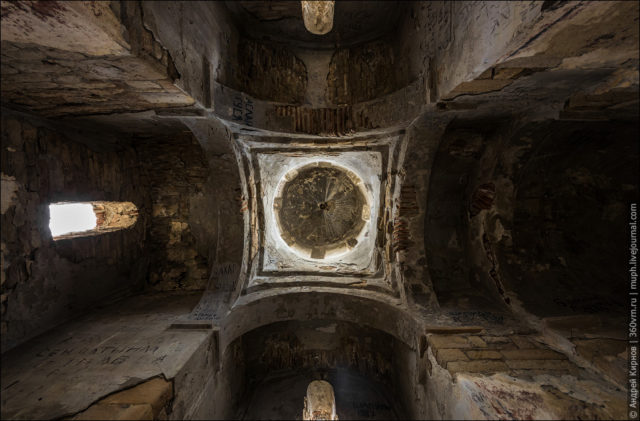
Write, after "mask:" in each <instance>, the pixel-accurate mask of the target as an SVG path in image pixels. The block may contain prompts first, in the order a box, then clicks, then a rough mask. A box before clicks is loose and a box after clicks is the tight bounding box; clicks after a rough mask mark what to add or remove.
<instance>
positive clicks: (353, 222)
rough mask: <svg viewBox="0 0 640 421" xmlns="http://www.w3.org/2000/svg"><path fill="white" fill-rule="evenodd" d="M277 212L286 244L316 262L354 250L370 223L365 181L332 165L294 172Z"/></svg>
mask: <svg viewBox="0 0 640 421" xmlns="http://www.w3.org/2000/svg"><path fill="white" fill-rule="evenodd" d="M274 211H275V212H274V213H275V215H276V219H277V223H278V228H279V230H280V235H281V237H282V239H283V240H284V241H285V242H286V243H287V244H288V245H289V247H291V248H293V249H294V250H295V251H297V252H298V253H300V254H302V255H304V256H308V257H311V258H313V259H323V258H325V257H328V256H329V255H335V254H339V253H343V252H346V251H349V250H351V249H352V248H353V247H355V246H356V245H357V244H358V236H359V235H360V233H361V232H362V231H363V228H364V226H365V223H366V221H367V220H368V219H369V205H368V203H367V199H366V194H365V192H364V189H363V186H362V181H361V180H360V178H359V177H358V176H357V175H355V174H354V173H353V172H351V171H349V170H347V169H345V168H341V167H337V166H335V165H332V164H330V163H328V162H318V163H314V164H311V165H306V166H304V167H300V168H297V169H293V170H291V171H289V172H288V173H287V174H286V175H285V176H284V179H283V181H282V182H281V183H280V188H279V189H278V192H277V197H276V198H275V199H274Z"/></svg>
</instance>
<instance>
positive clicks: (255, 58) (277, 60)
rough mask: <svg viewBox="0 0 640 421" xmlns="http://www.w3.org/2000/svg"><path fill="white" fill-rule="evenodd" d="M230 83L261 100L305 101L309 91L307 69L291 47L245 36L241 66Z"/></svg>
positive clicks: (295, 102)
mask: <svg viewBox="0 0 640 421" xmlns="http://www.w3.org/2000/svg"><path fill="white" fill-rule="evenodd" d="M231 86H232V87H234V88H235V89H238V90H240V91H243V92H246V93H248V94H250V95H252V96H254V97H255V98H258V99H268V100H270V101H276V102H284V103H287V104H302V103H303V102H304V95H305V92H306V90H307V69H306V67H305V65H304V63H303V62H302V60H300V59H299V58H297V57H296V56H295V55H294V54H293V53H292V52H291V51H290V50H288V49H286V48H284V47H279V46H271V45H267V44H264V43H260V42H256V41H253V40H249V39H242V40H241V41H240V42H239V43H238V68H237V70H236V71H235V72H234V81H233V82H232V83H231Z"/></svg>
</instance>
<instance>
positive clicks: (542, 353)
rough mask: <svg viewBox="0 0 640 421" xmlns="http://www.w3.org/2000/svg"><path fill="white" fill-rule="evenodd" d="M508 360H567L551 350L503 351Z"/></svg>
mask: <svg viewBox="0 0 640 421" xmlns="http://www.w3.org/2000/svg"><path fill="white" fill-rule="evenodd" d="M500 352H502V355H503V356H504V358H505V359H507V360H566V359H567V357H565V356H564V355H563V354H560V353H559V352H556V351H552V350H550V349H514V350H501V351H500Z"/></svg>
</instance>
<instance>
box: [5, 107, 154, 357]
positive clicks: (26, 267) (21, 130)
mask: <svg viewBox="0 0 640 421" xmlns="http://www.w3.org/2000/svg"><path fill="white" fill-rule="evenodd" d="M2 128H3V130H2V347H3V352H4V350H6V349H9V348H11V347H13V346H15V345H16V344H18V343H21V342H23V341H25V340H26V339H29V338H31V337H33V336H34V335H37V334H39V333H42V332H44V331H45V330H47V329H50V328H52V327H53V326H55V325H57V324H58V323H61V322H63V321H65V320H67V319H69V318H70V317H72V316H75V315H78V314H80V313H82V312H85V311H87V310H89V309H92V308H93V307H94V306H95V305H96V304H98V303H103V302H105V301H107V300H109V299H113V298H116V297H118V296H121V295H126V294H129V293H130V292H131V291H132V290H139V289H140V288H141V287H142V283H141V282H143V279H144V277H145V273H146V271H147V267H146V265H145V264H144V259H142V257H143V253H142V250H143V243H144V237H145V230H146V229H147V226H148V221H149V220H148V218H147V217H146V215H145V211H146V209H147V207H148V205H149V204H148V185H147V182H146V179H145V178H144V176H143V175H142V172H141V168H140V166H139V160H138V156H137V155H136V153H135V151H134V150H133V149H132V148H130V147H125V146H121V147H108V146H106V145H105V144H104V143H100V144H99V146H96V144H95V141H96V140H95V139H86V141H87V143H81V142H79V141H74V140H71V139H70V138H69V137H68V136H66V135H65V134H62V133H60V132H59V131H57V130H55V129H53V128H51V127H50V126H49V125H47V124H46V123H43V122H35V121H31V120H28V119H25V118H24V117H22V116H18V115H16V114H10V113H8V112H6V111H4V110H3V113H2ZM75 136H78V137H80V139H82V138H83V136H84V135H83V134H82V133H80V134H75ZM92 140H93V142H94V143H93V144H91V143H90V142H91V141H92ZM66 201H69V202H82V201H117V202H125V201H130V202H133V203H134V204H135V205H136V206H137V207H138V209H139V210H140V214H139V216H138V221H137V222H136V223H135V224H134V225H133V226H132V227H131V228H128V229H125V230H122V231H114V232H109V233H105V234H101V235H95V236H89V237H82V238H74V239H63V240H59V241H54V240H53V239H52V237H51V232H50V230H49V208H48V206H49V204H50V203H57V202H66Z"/></svg>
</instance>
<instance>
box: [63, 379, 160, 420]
mask: <svg viewBox="0 0 640 421" xmlns="http://www.w3.org/2000/svg"><path fill="white" fill-rule="evenodd" d="M172 398H173V388H172V384H171V382H168V381H166V380H164V379H161V378H159V377H156V378H154V379H151V380H148V381H146V382H144V383H141V384H139V385H137V386H135V387H132V388H131V389H127V390H123V391H121V392H117V393H115V394H113V395H110V396H107V397H106V398H104V399H101V400H100V401H98V402H96V403H94V404H93V405H91V406H90V407H89V408H87V409H86V410H84V411H82V412H80V413H78V414H76V415H75V416H74V417H72V418H68V419H72V420H155V419H159V418H166V415H167V412H168V411H166V408H167V406H168V405H169V404H170V403H171V399H172Z"/></svg>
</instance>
